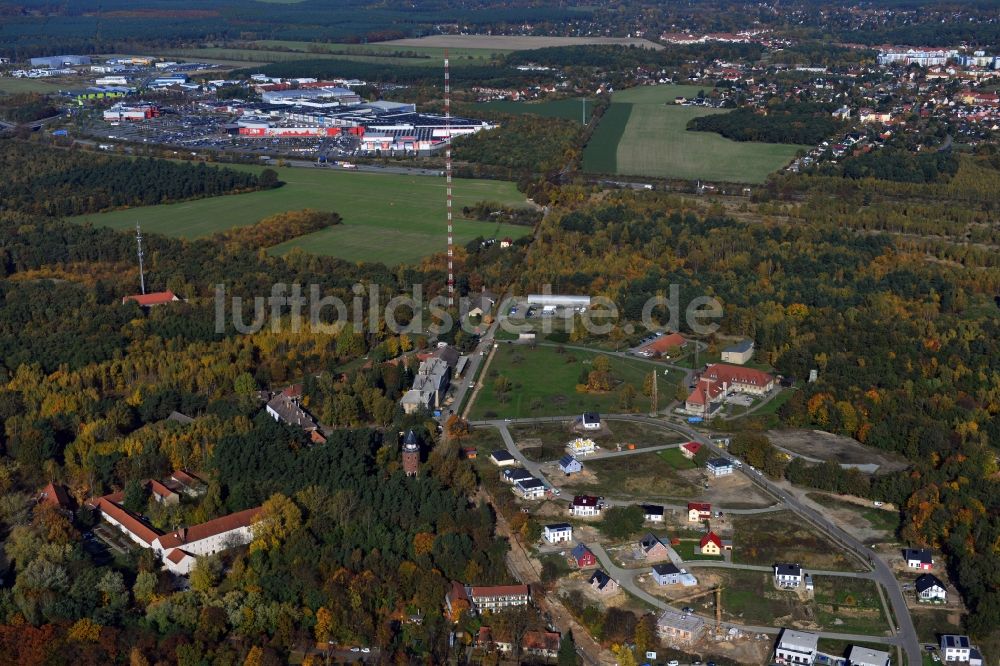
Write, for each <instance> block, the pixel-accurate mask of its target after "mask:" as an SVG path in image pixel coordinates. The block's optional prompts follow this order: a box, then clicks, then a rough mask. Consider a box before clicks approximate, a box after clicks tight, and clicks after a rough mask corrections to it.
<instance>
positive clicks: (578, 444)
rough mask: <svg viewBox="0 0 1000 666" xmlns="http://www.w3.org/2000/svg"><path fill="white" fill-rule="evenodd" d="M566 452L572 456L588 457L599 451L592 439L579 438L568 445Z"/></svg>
mask: <svg viewBox="0 0 1000 666" xmlns="http://www.w3.org/2000/svg"><path fill="white" fill-rule="evenodd" d="M566 451H568V452H569V454H570V455H572V456H587V455H590V454H591V453H594V452H595V451H597V444H596V443H595V442H594V440H592V439H587V438H585V437H577V438H576V439H574V440H573V441H571V442H570V443H569V444H567V445H566Z"/></svg>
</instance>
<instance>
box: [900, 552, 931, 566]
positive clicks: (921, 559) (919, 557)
mask: <svg viewBox="0 0 1000 666" xmlns="http://www.w3.org/2000/svg"><path fill="white" fill-rule="evenodd" d="M903 559H904V560H906V566H907V567H909V568H910V569H919V570H921V571H930V570H931V569H933V568H934V553H933V551H931V549H930V548H907V549H906V550H904V551H903Z"/></svg>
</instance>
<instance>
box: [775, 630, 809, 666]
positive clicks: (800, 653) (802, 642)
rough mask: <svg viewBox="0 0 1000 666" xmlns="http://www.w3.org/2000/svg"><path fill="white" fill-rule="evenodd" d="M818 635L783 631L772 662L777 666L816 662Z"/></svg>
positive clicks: (807, 664)
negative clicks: (780, 665) (778, 665)
mask: <svg viewBox="0 0 1000 666" xmlns="http://www.w3.org/2000/svg"><path fill="white" fill-rule="evenodd" d="M818 645H819V635H818V634H813V633H810V632H808V631H795V630H794V629H783V630H782V631H781V636H780V637H779V638H778V643H777V645H776V646H775V648H774V661H775V663H778V664H804V665H805V666H812V664H813V663H814V662H815V661H816V652H817V646H818Z"/></svg>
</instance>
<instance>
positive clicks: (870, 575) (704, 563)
mask: <svg viewBox="0 0 1000 666" xmlns="http://www.w3.org/2000/svg"><path fill="white" fill-rule="evenodd" d="M684 566H685V567H688V568H689V569H690V568H695V567H704V568H707V569H711V568H716V569H743V570H744V571H766V572H767V573H772V572H773V571H774V568H773V567H766V566H763V565H759V564H740V563H739V562H721V561H719V562H716V561H715V560H685V561H684ZM802 571H803V573H808V574H812V575H813V576H838V577H840V578H864V579H866V580H874V579H875V574H874V572H871V571H862V572H858V571H824V570H822V569H806V568H803V569H802Z"/></svg>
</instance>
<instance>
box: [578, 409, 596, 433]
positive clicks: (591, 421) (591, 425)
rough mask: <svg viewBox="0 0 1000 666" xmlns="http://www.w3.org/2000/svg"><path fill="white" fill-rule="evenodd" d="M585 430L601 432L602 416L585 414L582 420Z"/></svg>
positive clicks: (593, 413)
mask: <svg viewBox="0 0 1000 666" xmlns="http://www.w3.org/2000/svg"><path fill="white" fill-rule="evenodd" d="M580 422H581V423H582V425H583V429H584V430H600V429H601V415H600V414H598V413H597V412H584V413H583V416H582V417H581V418H580Z"/></svg>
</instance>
